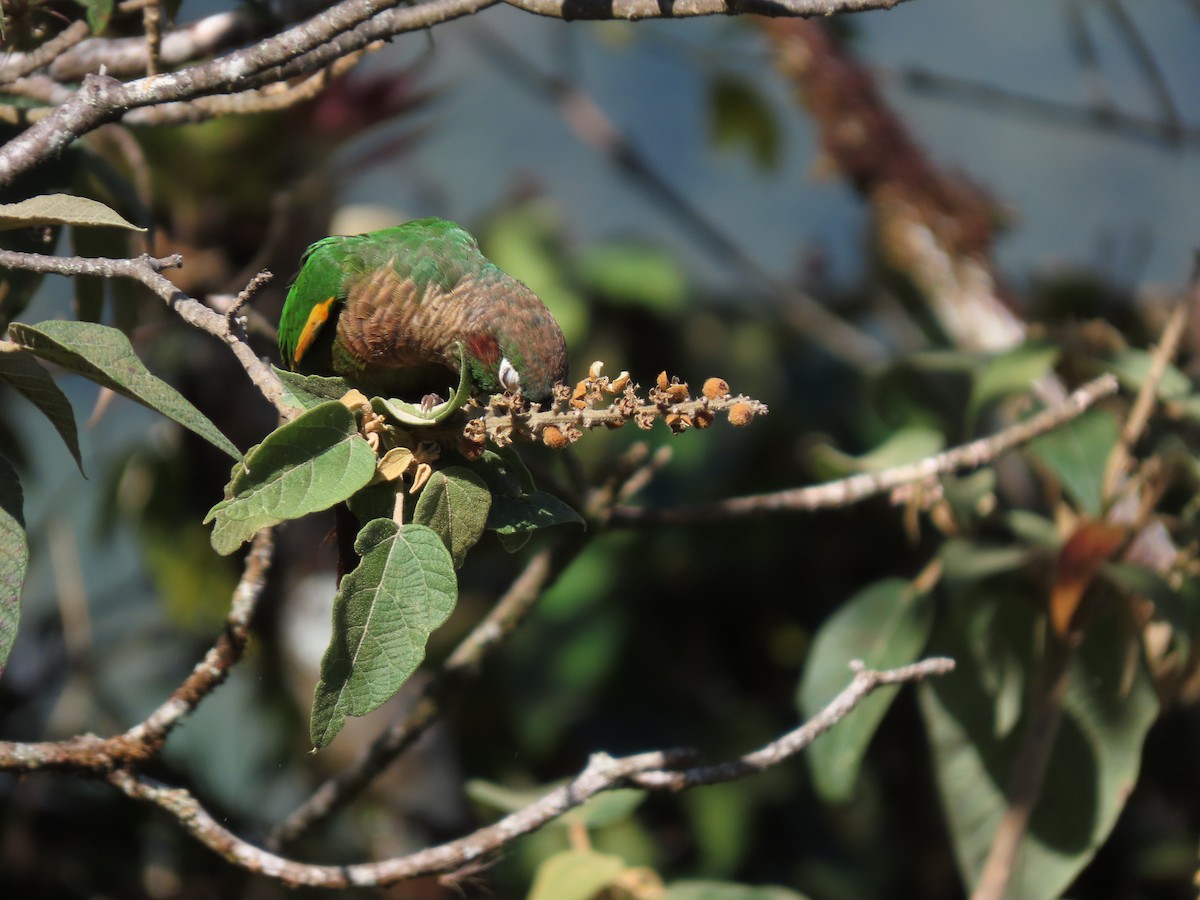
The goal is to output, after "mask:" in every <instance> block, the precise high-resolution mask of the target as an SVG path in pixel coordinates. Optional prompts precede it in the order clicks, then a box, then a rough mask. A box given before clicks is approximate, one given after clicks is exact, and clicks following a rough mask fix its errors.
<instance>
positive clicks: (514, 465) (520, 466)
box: [471, 447, 534, 497]
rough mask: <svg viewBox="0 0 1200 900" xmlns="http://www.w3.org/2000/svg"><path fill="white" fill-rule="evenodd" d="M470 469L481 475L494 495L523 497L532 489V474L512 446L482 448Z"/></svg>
mask: <svg viewBox="0 0 1200 900" xmlns="http://www.w3.org/2000/svg"><path fill="white" fill-rule="evenodd" d="M471 469H472V470H473V471H474V472H476V473H477V474H479V475H480V476H482V478H483V480H484V482H485V483H486V484H487V486H488V490H490V491H491V492H492V495H493V496H495V497H523V496H525V495H526V494H529V493H532V492H533V491H534V484H533V476H532V475H530V474H529V469H527V468H526V467H525V463H524V462H522V461H521V457H519V456H518V455H517V454H516V453H515V452H514V451H513V449H512V447H503V448H501V449H500V450H499V451H496V450H484V451H483V456H481V457H479V459H477V460H475V461H474V462H472V463H471Z"/></svg>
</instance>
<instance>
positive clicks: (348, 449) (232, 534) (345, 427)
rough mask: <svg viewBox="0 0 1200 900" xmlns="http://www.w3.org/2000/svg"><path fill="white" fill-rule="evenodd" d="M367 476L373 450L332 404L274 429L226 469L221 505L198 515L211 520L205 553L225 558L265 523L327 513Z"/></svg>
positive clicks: (355, 425) (353, 423) (372, 468)
mask: <svg viewBox="0 0 1200 900" xmlns="http://www.w3.org/2000/svg"><path fill="white" fill-rule="evenodd" d="M374 474H375V452H374V451H373V450H372V449H371V447H370V445H369V444H368V443H367V442H366V441H365V440H364V439H363V437H362V435H360V434H359V433H358V423H357V421H356V420H355V418H354V414H353V413H352V412H350V410H348V409H347V408H346V407H345V406H343V405H342V404H341V403H338V402H337V401H336V400H333V401H330V402H328V403H325V404H322V405H321V406H318V407H316V408H315V409H310V410H309V411H308V412H306V413H304V414H303V415H301V416H298V417H297V418H295V419H293V420H292V421H291V422H288V423H287V424H286V425H283V426H282V427H280V428H277V429H275V430H274V431H273V432H271V433H270V434H269V435H267V437H266V439H265V440H264V441H263V442H262V443H261V444H259V445H258V446H257V447H255V448H254V449H253V450H251V451H250V452H249V453H248V454H247V455H246V459H245V462H244V463H243V464H241V465H239V466H237V467H235V470H234V476H233V478H232V480H231V481H230V482H229V487H228V488H226V495H227V496H226V499H224V500H222V501H221V502H220V503H218V504H217V505H216V506H214V507H213V508H212V509H211V510H209V512H208V515H207V516H206V517H205V519H204V521H205V523H208V522H211V521H213V520H215V521H216V525H214V526H213V532H212V545H213V549H214V550H216V551H217V552H218V553H220V554H221V555H222V556H224V555H227V554H229V553H232V552H233V551H234V550H236V549H237V548H238V547H240V546H241V545H242V544H243V543H245V542H246V541H248V540H250V538H252V537H254V533H255V532H256V531H258V530H259V529H260V528H265V527H267V526H268V525H276V524H278V523H280V522H284V521H286V520H288V519H298V518H300V517H301V516H306V515H308V514H309V513H313V512H317V511H319V510H322V509H328V508H329V507H331V506H333V505H334V504H335V503H340V502H342V501H343V500H345V499H347V498H348V497H350V496H351V495H352V494H354V492H355V491H357V490H359V488H361V487H363V486H364V485H366V483H367V482H369V481H370V480H371V478H372V476H374Z"/></svg>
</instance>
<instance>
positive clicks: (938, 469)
mask: <svg viewBox="0 0 1200 900" xmlns="http://www.w3.org/2000/svg"><path fill="white" fill-rule="evenodd" d="M1116 390H1117V380H1116V378H1114V377H1113V376H1112V375H1102V376H1100V377H1099V378H1097V379H1095V380H1094V381H1089V382H1088V383H1087V384H1085V385H1083V386H1082V387H1080V388H1079V389H1077V390H1076V391H1074V392H1073V393H1072V394H1070V396H1068V397H1067V398H1066V399H1065V400H1063V401H1062V402H1060V403H1056V404H1055V405H1054V406H1051V407H1049V408H1047V409H1044V410H1042V411H1041V412H1040V413H1038V414H1036V415H1034V416H1031V417H1030V418H1028V419H1026V420H1025V421H1023V422H1018V423H1016V424H1015V425H1011V426H1009V427H1008V428H1005V429H1004V430H1003V431H999V432H997V433H996V434H993V435H989V436H987V437H984V438H979V439H978V440H975V441H971V442H970V443H968V444H962V445H960V446H958V447H954V448H952V449H950V450H946V451H945V452H943V453H939V454H937V455H936V456H929V457H926V458H925V459H922V460H920V461H919V462H915V463H910V464H909V465H904V466H897V467H895V468H892V469H885V470H883V471H882V472H864V473H862V474H859V475H852V476H851V477H849V478H845V479H842V480H841V481H831V482H828V483H827V484H817V485H813V486H811V487H802V488H790V489H788V490H785V491H777V492H775V493H771V494H755V495H752V496H747V497H734V498H731V499H728V500H719V501H717V502H715V503H703V504H696V505H693V506H679V507H674V508H662V509H653V508H640V507H636V506H618V507H617V508H616V509H614V510H613V516H612V523H613V524H614V525H637V526H646V525H653V524H659V523H680V524H685V523H690V522H707V521H713V520H717V519H732V518H738V517H742V516H761V515H764V514H766V513H775V512H800V511H812V510H816V509H827V508H830V507H841V506H849V505H850V504H852V503H858V502H859V501H860V500H865V499H866V498H867V497H872V496H875V495H876V494H882V493H886V492H888V491H892V490H895V489H896V488H898V487H901V486H903V485H906V484H911V483H914V482H920V481H925V480H927V479H930V478H934V477H936V476H939V475H945V474H948V473H950V472H957V471H960V470H963V469H973V468H976V467H978V466H982V465H985V464H986V463H989V462H991V461H992V460H994V459H995V458H996V457H998V456H999V455H1000V454H1001V453H1004V452H1005V451H1007V450H1011V449H1012V448H1013V447H1017V446H1019V445H1021V444H1024V443H1026V442H1027V441H1030V440H1032V439H1033V438H1035V437H1037V436H1038V435H1040V434H1044V433H1045V432H1047V431H1051V430H1053V429H1054V428H1057V427H1058V426H1060V425H1062V424H1064V423H1066V422H1069V421H1070V420H1071V419H1074V418H1076V417H1078V416H1080V415H1082V414H1083V412H1084V411H1086V410H1087V409H1088V408H1089V407H1091V406H1092V405H1093V404H1094V403H1096V402H1097V401H1098V400H1101V399H1102V398H1104V397H1107V396H1109V395H1110V394H1113V393H1115V392H1116Z"/></svg>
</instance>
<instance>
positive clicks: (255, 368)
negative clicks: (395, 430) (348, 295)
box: [0, 250, 296, 419]
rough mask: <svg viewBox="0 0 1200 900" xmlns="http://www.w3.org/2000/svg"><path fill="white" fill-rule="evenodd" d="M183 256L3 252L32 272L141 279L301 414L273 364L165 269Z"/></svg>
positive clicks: (281, 405)
mask: <svg viewBox="0 0 1200 900" xmlns="http://www.w3.org/2000/svg"><path fill="white" fill-rule="evenodd" d="M182 265H183V257H182V256H180V255H178V254H176V255H175V256H169V257H166V258H164V259H155V258H153V257H151V256H140V257H137V258H135V259H103V258H93V259H87V258H84V257H80V256H45V255H42V254H38V253H18V252H16V251H13V250H0V268H5V269H25V270H27V271H30V272H51V273H56V274H58V275H99V276H101V277H103V278H132V279H134V280H135V281H140V282H141V283H142V284H144V285H145V286H146V287H148V288H149V289H150V290H151V291H153V292H154V293H155V294H157V295H158V296H159V297H161V298H162V299H163V301H164V302H165V303H166V304H167V305H168V306H169V307H171V309H173V310H174V311H175V312H176V313H177V314H178V315H179V317H180V318H181V319H183V320H184V321H185V322H187V323H188V324H189V325H192V326H194V327H196V328H199V329H200V330H201V331H207V332H208V333H209V334H211V335H213V336H214V337H216V338H219V339H220V340H222V341H224V342H225V343H226V344H228V345H229V349H230V350H232V351H233V355H234V356H236V357H237V359H238V362H240V363H241V364H242V368H243V369H245V370H246V374H247V375H248V376H249V377H250V380H251V381H252V382H254V384H255V386H256V387H257V388H258V389H259V390H260V391H261V392H262V395H263V396H264V397H266V399H267V401H268V402H270V403H271V404H272V405H273V406H274V407H275V408H276V409H277V410H278V411H279V414H280V415H281V416H283V417H284V418H285V419H290V418H292V417H293V416H295V415H296V410H295V409H293V408H292V407H291V406H289V405H288V404H287V403H286V402H285V401H284V399H283V385H282V384H280V382H279V377H278V376H277V375H276V374H275V373H274V372H273V371H272V370H271V367H270V366H269V365H267V364H266V363H265V362H263V361H262V360H261V359H259V358H258V356H257V355H256V354H255V352H254V350H253V348H252V347H251V346H250V345H249V344H247V343H245V342H244V341H242V340H241V339H240V338H239V337H238V335H237V334H235V333H234V332H233V331H232V330H231V329H230V328H229V323H228V322H226V320H225V317H224V316H223V315H221V314H220V313H218V312H216V311H215V310H212V309H209V308H208V307H207V306H205V305H204V304H203V303H201V302H200V301H199V300H194V299H192V298H191V297H189V296H187V294H185V293H183V291H181V290H179V288H177V287H176V286H175V285H174V284H172V283H171V282H170V281H169V280H167V278H165V277H164V276H163V275H162V274H161V272H162V270H163V269H172V268H178V267H180V266H182Z"/></svg>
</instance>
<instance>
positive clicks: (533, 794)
mask: <svg viewBox="0 0 1200 900" xmlns="http://www.w3.org/2000/svg"><path fill="white" fill-rule="evenodd" d="M565 783H566V782H565V781H559V782H554V783H553V784H544V785H539V786H537V787H533V788H524V789H519V790H518V789H513V788H507V787H504V786H503V785H499V784H494V783H493V782H490V781H484V780H482V779H479V778H473V779H471V780H470V781H468V782H467V785H466V791H467V796H468V797H470V798H471V799H472V800H474V801H475V802H476V803H479V804H481V805H483V806H488V807H491V808H492V809H496V810H500V811H501V812H505V813H510V812H516V811H517V810H518V809H524V808H525V807H526V806H529V805H530V804H531V803H535V802H537V801H538V800H540V799H541V798H542V797H544V796H546V794H548V793H549V792H550V791H552V790H554V789H555V788H557V787H561V786H562V785H563V784H565ZM645 799H646V792H645V791H640V790H637V789H636V788H616V789H614V790H611V791H604V792H603V793H599V794H596V795H595V796H594V797H590V798H588V799H587V800H585V801H584V802H583V803H581V804H579V806H576V807H575V808H574V809H571V810H568V811H567V812H565V813H563V814H562V815H561V816H559V817H558V818H556V819H553V820H552V821H551V822H550V823H549V827H553V826H560V827H566V826H569V825H582V826H583V827H585V828H587V829H594V828H604V827H605V826H607V825H613V824H615V823H617V822H620V821H622V820H624V819H627V818H629V817H630V816H631V815H633V811H634V810H635V809H637V808H638V807H639V806H641V804H642V801H643V800H645Z"/></svg>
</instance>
